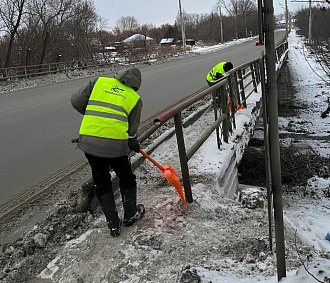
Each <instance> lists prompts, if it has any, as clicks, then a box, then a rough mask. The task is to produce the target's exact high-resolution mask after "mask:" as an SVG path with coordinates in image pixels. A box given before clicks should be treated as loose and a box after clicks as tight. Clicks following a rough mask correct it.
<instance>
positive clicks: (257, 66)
mask: <svg viewBox="0 0 330 283" xmlns="http://www.w3.org/2000/svg"><path fill="white" fill-rule="evenodd" d="M259 64H260V61H259V62H258V61H256V62H255V71H256V77H257V85H258V84H259V83H260V82H261V77H260V71H259Z"/></svg>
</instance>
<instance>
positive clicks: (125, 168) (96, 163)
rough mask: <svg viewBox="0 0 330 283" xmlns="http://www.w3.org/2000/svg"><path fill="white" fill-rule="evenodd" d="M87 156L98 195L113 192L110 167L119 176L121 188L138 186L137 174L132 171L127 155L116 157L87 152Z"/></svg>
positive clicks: (127, 188)
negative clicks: (99, 155)
mask: <svg viewBox="0 0 330 283" xmlns="http://www.w3.org/2000/svg"><path fill="white" fill-rule="evenodd" d="M85 156H86V158H87V159H88V162H89V164H90V166H91V169H92V176H93V181H94V183H95V185H96V187H97V189H96V196H97V197H99V196H102V195H104V194H107V193H109V192H111V193H112V182H111V174H110V168H112V169H113V170H114V171H115V173H116V175H117V177H118V178H119V186H120V189H121V190H130V189H135V188H136V181H135V180H136V176H135V175H134V173H133V171H132V168H131V164H130V162H129V160H128V156H127V155H124V156H120V157H115V158H105V157H98V156H94V155H91V154H88V153H85Z"/></svg>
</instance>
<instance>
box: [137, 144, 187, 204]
mask: <svg viewBox="0 0 330 283" xmlns="http://www.w3.org/2000/svg"><path fill="white" fill-rule="evenodd" d="M140 153H141V154H142V155H143V156H144V157H145V158H147V159H149V161H151V162H152V163H153V164H154V165H156V166H157V167H158V168H159V169H160V170H161V171H162V173H163V176H164V177H165V179H166V180H167V181H168V182H169V183H170V184H171V185H172V186H173V187H174V188H175V189H176V191H177V192H178V194H179V196H180V198H181V200H182V202H183V203H184V205H186V200H185V198H184V196H183V192H182V187H181V184H180V181H179V177H178V174H177V173H176V172H175V170H174V169H173V167H171V166H170V165H164V166H161V165H160V164H159V163H158V162H157V161H155V160H154V159H152V158H151V156H149V155H148V154H146V153H145V152H144V151H143V150H142V149H140Z"/></svg>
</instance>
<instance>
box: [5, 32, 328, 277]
mask: <svg viewBox="0 0 330 283" xmlns="http://www.w3.org/2000/svg"><path fill="white" fill-rule="evenodd" d="M203 50H204V51H206V50H205V48H203ZM289 50H290V51H289V59H288V64H289V68H290V71H291V73H292V74H294V75H293V77H292V79H293V83H294V85H295V86H296V87H297V90H298V91H299V93H298V94H297V99H298V100H299V101H300V102H299V103H304V104H306V105H309V110H303V111H302V112H301V114H300V118H298V119H297V120H295V121H291V120H290V121H287V120H286V119H284V118H282V119H281V120H280V129H281V130H282V131H284V130H285V128H286V127H287V126H288V125H289V122H292V123H293V124H296V125H302V126H301V128H300V129H297V132H299V130H304V131H305V132H313V134H315V135H324V133H329V132H330V117H326V118H325V119H321V118H320V117H318V116H317V115H314V112H313V108H315V107H325V106H326V96H329V90H328V89H327V88H326V83H325V82H324V81H322V80H320V79H319V77H318V76H314V75H313V72H308V70H309V68H310V67H309V64H311V65H312V66H313V69H314V70H317V72H318V73H319V74H321V71H322V70H319V69H318V64H317V63H315V62H314V63H313V61H312V60H313V57H312V56H311V55H309V52H308V51H307V50H306V49H304V48H303V38H301V37H299V36H297V35H296V34H295V32H294V31H293V32H292V33H291V34H290V37H289ZM305 54H307V57H308V60H309V64H307V63H306V61H305ZM302 71H307V74H308V80H306V79H305V78H306V74H302V73H301V72H302ZM301 75H302V76H304V77H303V78H304V79H302V78H301V77H300V76H301ZM322 91H324V93H322ZM260 96H261V93H260V89H259V91H258V93H254V94H253V95H252V96H251V98H249V99H250V100H249V103H250V104H249V107H248V108H247V109H244V110H241V111H240V112H239V113H238V114H237V118H236V124H237V129H235V130H234V133H233V135H232V136H231V138H230V142H229V143H228V144H226V143H223V144H222V145H221V150H219V149H218V148H217V144H216V138H215V134H212V135H211V136H210V138H209V139H208V140H207V141H206V143H205V144H204V145H203V146H202V147H201V148H200V149H199V150H198V151H197V152H196V154H195V155H194V156H193V158H192V159H191V160H190V161H189V163H188V165H189V169H190V177H191V180H192V194H193V199H194V201H193V202H192V203H190V204H188V205H187V206H184V205H183V204H182V202H181V201H180V198H179V197H178V195H177V193H176V191H175V189H173V187H171V186H170V185H169V184H168V183H167V182H166V180H164V178H162V175H161V173H160V172H159V170H158V169H157V168H156V167H155V166H154V165H152V164H151V163H150V162H148V161H144V162H143V163H142V165H141V166H139V168H138V169H137V170H136V171H135V173H136V175H137V181H138V201H139V202H142V203H144V204H145V206H146V215H145V217H144V218H143V219H142V220H140V221H138V222H137V223H136V224H135V225H134V226H132V227H128V228H125V227H124V228H123V229H122V234H121V235H120V237H118V238H111V237H110V236H109V232H108V231H107V228H106V224H105V218H104V216H103V215H102V216H101V217H95V218H93V216H92V215H89V216H88V217H89V219H92V220H91V225H90V226H91V228H90V229H89V230H88V231H86V233H84V234H83V235H81V236H80V237H79V238H77V239H73V240H69V241H67V243H66V245H65V246H64V247H63V248H62V249H61V250H59V251H58V252H57V253H56V256H54V258H53V260H51V261H50V262H49V264H48V266H47V268H45V269H44V270H43V271H41V272H40V274H39V275H38V276H37V277H36V278H35V279H34V280H32V281H31V282H111V283H112V282H114V283H116V282H121V283H133V282H146V283H149V282H150V283H151V282H153V283H154V282H169V283H172V282H205V283H206V282H213V283H215V282H218V283H220V282H221V283H223V282H228V283H236V282H237V283H239V282H244V283H245V282H247V283H252V282H265V283H273V282H277V273H276V253H274V252H271V251H269V240H268V216H267V207H266V205H265V207H258V208H255V209H249V208H247V207H245V206H244V205H242V203H240V202H238V201H236V200H233V199H229V198H225V197H222V196H220V194H219V192H218V189H219V188H218V185H217V177H218V176H219V174H220V172H221V170H223V168H226V166H227V165H228V162H229V157H230V156H231V154H230V153H231V151H232V150H233V148H235V147H236V149H237V153H238V154H242V151H240V148H241V147H242V148H243V145H240V144H238V140H237V137H238V136H240V137H241V136H242V134H243V132H244V131H243V129H244V127H245V126H246V122H247V121H249V119H250V118H251V109H252V108H253V107H252V106H253V104H255V102H256V101H258V99H259V98H260ZM314 110H315V109H314ZM210 121H212V117H211V116H208V115H206V117H205V119H202V120H201V121H198V122H197V123H195V124H194V125H193V126H189V127H188V128H186V129H185V137H188V138H187V139H185V140H186V142H187V148H189V144H191V142H192V139H193V138H194V137H195V138H196V133H198V132H201V131H202V130H203V129H204V128H205V125H206V124H209V123H210ZM302 121H305V122H306V121H308V123H307V125H308V126H306V127H305V126H304V125H306V123H301V122H302ZM241 142H242V143H244V140H242V141H241ZM142 146H143V145H142ZM310 146H311V147H312V148H313V149H314V150H315V151H317V152H319V153H320V154H322V155H323V156H329V154H330V149H329V145H328V144H324V143H321V142H319V143H315V142H313V143H311V144H310ZM151 155H152V157H154V158H155V159H156V160H157V161H158V162H159V163H160V164H161V165H165V164H169V165H171V166H172V167H173V168H174V169H175V170H176V171H177V172H180V165H179V157H178V154H177V145H176V139H175V137H172V138H170V139H169V140H168V141H166V143H164V144H162V145H160V146H159V147H158V148H157V149H156V150H155V151H154V152H152V154H151ZM133 158H134V157H133ZM329 190H330V180H329V179H321V178H318V177H317V176H315V177H314V178H311V179H310V180H309V183H308V186H307V187H306V188H305V192H306V195H302V194H298V193H296V194H286V195H284V197H283V202H284V221H285V240H286V266H287V277H286V278H284V279H283V280H282V281H281V282H285V283H296V282H299V283H300V282H317V280H319V282H329V279H327V278H330V241H329V240H326V239H325V237H326V235H327V233H328V232H330V224H329V223H330V221H329V218H330V199H329ZM263 197H264V195H263ZM264 203H265V204H266V203H267V201H266V200H265V198H264ZM118 208H119V212H120V214H121V213H122V209H121V206H120V201H119V200H118ZM36 229H37V228H36ZM273 235H274V233H273ZM68 238H69V237H68ZM274 250H275V248H274ZM15 268H19V267H18V266H16V267H15ZM307 270H308V271H307ZM314 277H315V278H317V280H316V279H315V278H314ZM5 279H6V278H4V280H5ZM327 280H328V281H327ZM4 282H6V281H4Z"/></svg>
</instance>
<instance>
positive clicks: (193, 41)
mask: <svg viewBox="0 0 330 283" xmlns="http://www.w3.org/2000/svg"><path fill="white" fill-rule="evenodd" d="M195 44H196V40H195V39H186V45H195ZM178 45H182V40H178Z"/></svg>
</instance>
